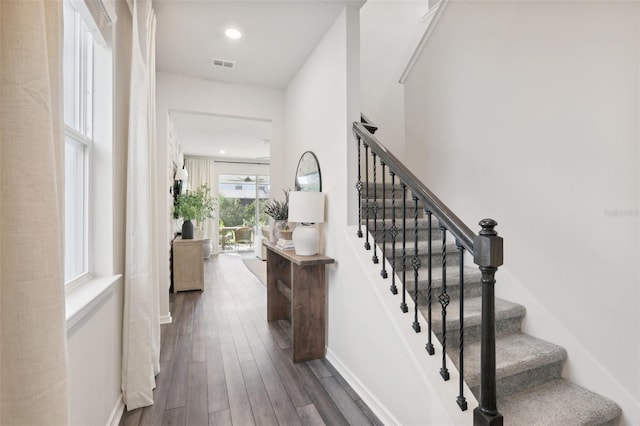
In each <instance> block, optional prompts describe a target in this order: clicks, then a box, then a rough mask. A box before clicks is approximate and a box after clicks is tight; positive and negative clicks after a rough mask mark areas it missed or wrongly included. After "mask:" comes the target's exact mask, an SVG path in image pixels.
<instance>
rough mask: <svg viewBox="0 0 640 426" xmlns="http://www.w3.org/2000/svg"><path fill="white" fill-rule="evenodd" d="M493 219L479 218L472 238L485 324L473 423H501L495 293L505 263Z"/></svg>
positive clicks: (482, 334)
mask: <svg viewBox="0 0 640 426" xmlns="http://www.w3.org/2000/svg"><path fill="white" fill-rule="evenodd" d="M496 225H498V223H497V222H496V221H495V220H493V219H483V220H481V221H480V226H481V227H482V230H481V231H480V235H477V236H476V237H475V238H474V239H473V261H474V262H475V263H476V264H477V265H478V266H479V267H480V272H482V326H481V330H480V405H479V406H478V407H476V408H475V410H473V424H474V425H480V426H489V425H502V423H503V420H502V414H500V413H499V412H498V405H497V397H496V295H495V284H496V279H495V275H496V272H497V271H498V266H500V265H502V260H503V252H502V250H503V242H502V238H501V237H498V233H497V232H496V231H495V230H494V228H495V227H496Z"/></svg>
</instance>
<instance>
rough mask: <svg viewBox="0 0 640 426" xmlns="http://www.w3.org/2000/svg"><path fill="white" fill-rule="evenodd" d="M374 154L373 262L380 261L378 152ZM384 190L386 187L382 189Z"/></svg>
mask: <svg viewBox="0 0 640 426" xmlns="http://www.w3.org/2000/svg"><path fill="white" fill-rule="evenodd" d="M371 155H372V156H373V256H371V261H372V262H373V263H378V245H377V244H376V238H378V187H377V176H376V169H377V168H378V167H376V157H377V156H376V153H375V152H372V153H371ZM382 191H383V192H384V188H383V189H382Z"/></svg>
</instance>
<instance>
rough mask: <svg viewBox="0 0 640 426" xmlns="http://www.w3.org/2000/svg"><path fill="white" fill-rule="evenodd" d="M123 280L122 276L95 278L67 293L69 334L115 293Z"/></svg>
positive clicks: (66, 306) (66, 305) (66, 304)
mask: <svg viewBox="0 0 640 426" xmlns="http://www.w3.org/2000/svg"><path fill="white" fill-rule="evenodd" d="M121 278H122V275H113V276H109V277H100V278H93V279H91V280H89V281H87V282H86V283H84V284H82V285H79V286H77V287H75V288H73V289H72V290H71V291H69V292H67V294H66V297H65V308H66V316H67V333H69V331H70V330H71V329H73V327H74V326H75V325H77V324H78V323H79V322H80V321H81V320H82V319H83V318H84V317H86V316H87V315H88V314H90V313H91V312H92V311H93V310H94V309H95V308H96V307H97V306H99V305H100V303H101V302H102V301H103V300H105V299H106V298H107V296H109V295H110V294H112V293H113V289H114V287H115V284H116V283H117V282H118V281H119V280H120V279H121Z"/></svg>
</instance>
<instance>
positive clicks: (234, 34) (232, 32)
mask: <svg viewBox="0 0 640 426" xmlns="http://www.w3.org/2000/svg"><path fill="white" fill-rule="evenodd" d="M224 35H226V36H227V38H230V39H231V40H237V39H239V38H240V37H242V33H241V32H240V31H238V30H236V29H235V28H227V29H226V30H225V31H224Z"/></svg>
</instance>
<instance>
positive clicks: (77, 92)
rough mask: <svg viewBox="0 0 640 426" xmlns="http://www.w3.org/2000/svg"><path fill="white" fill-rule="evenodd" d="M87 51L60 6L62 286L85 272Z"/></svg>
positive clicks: (83, 30)
mask: <svg viewBox="0 0 640 426" xmlns="http://www.w3.org/2000/svg"><path fill="white" fill-rule="evenodd" d="M93 49H94V40H93V35H92V33H91V31H90V30H89V27H88V26H87V24H86V22H85V20H84V19H83V18H82V16H81V15H80V13H79V12H78V10H76V9H75V8H74V7H73V5H72V4H71V2H69V1H65V2H64V57H63V67H64V72H63V75H64V77H63V79H64V80H63V82H64V85H63V88H64V124H65V138H64V140H65V200H64V202H65V268H64V271H65V272H64V278H65V282H66V283H69V282H71V281H74V280H77V279H78V278H80V277H82V276H83V275H86V274H87V273H88V272H89V188H90V182H89V179H90V169H91V167H90V164H91V153H92V145H93V62H94V61H93Z"/></svg>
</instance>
